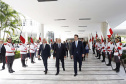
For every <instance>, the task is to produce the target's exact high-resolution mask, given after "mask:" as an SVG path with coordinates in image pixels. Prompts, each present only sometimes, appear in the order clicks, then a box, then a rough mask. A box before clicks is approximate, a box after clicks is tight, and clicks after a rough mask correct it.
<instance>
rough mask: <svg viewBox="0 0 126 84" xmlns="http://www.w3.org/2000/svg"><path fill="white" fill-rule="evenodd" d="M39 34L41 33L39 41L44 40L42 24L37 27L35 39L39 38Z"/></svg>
mask: <svg viewBox="0 0 126 84" xmlns="http://www.w3.org/2000/svg"><path fill="white" fill-rule="evenodd" d="M40 33H41V36H40V37H41V39H43V38H44V25H43V24H40V25H39V29H38V33H37V38H39V35H40Z"/></svg>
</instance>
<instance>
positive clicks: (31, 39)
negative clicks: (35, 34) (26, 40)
mask: <svg viewBox="0 0 126 84" xmlns="http://www.w3.org/2000/svg"><path fill="white" fill-rule="evenodd" d="M30 41H31V43H33V38H32V35H31V38H30Z"/></svg>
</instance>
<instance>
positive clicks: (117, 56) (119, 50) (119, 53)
mask: <svg viewBox="0 0 126 84" xmlns="http://www.w3.org/2000/svg"><path fill="white" fill-rule="evenodd" d="M115 41H116V44H115V45H114V61H115V62H116V68H115V69H114V71H116V72H119V71H120V58H121V56H122V43H121V42H119V39H118V38H116V39H115Z"/></svg>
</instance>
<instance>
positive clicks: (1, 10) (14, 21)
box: [0, 0, 21, 40]
mask: <svg viewBox="0 0 126 84" xmlns="http://www.w3.org/2000/svg"><path fill="white" fill-rule="evenodd" d="M19 14H20V13H18V12H17V11H16V10H14V9H12V8H11V7H10V6H9V5H8V4H6V3H4V2H2V1H1V0H0V34H1V30H4V36H3V40H4V38H5V33H8V34H9V35H10V34H11V32H13V34H14V32H15V30H16V29H19V30H20V26H21V19H20V16H19Z"/></svg>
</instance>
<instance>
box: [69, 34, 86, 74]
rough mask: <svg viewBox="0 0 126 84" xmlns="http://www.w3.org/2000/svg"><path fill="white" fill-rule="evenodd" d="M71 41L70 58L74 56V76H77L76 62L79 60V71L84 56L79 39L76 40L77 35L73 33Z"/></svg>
mask: <svg viewBox="0 0 126 84" xmlns="http://www.w3.org/2000/svg"><path fill="white" fill-rule="evenodd" d="M74 40H75V41H74V42H73V43H72V56H71V57H72V58H74V73H75V74H74V76H77V62H79V71H81V66H82V57H84V47H83V43H82V42H81V41H78V35H74Z"/></svg>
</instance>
